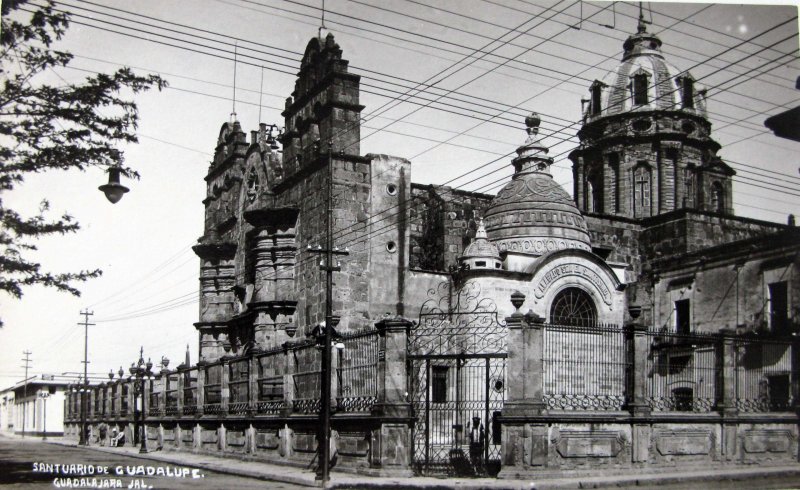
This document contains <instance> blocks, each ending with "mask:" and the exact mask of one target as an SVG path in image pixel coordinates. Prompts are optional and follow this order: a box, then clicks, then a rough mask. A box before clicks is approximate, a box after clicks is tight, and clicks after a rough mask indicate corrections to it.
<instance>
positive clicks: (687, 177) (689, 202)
mask: <svg viewBox="0 0 800 490" xmlns="http://www.w3.org/2000/svg"><path fill="white" fill-rule="evenodd" d="M683 186H684V196H683V207H685V208H693V207H694V172H693V171H692V170H691V169H688V168H687V169H685V170H684V171H683Z"/></svg>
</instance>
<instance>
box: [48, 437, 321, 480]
mask: <svg viewBox="0 0 800 490" xmlns="http://www.w3.org/2000/svg"><path fill="white" fill-rule="evenodd" d="M44 442H45V443H47V444H55V445H60V446H66V447H74V448H81V449H89V450H92V451H97V452H102V453H109V454H116V455H124V456H129V457H132V458H137V459H145V460H150V461H162V462H165V463H170V464H179V465H183V466H194V467H197V468H202V469H205V470H209V471H214V472H216V473H223V474H226V475H233V476H246V477H248V478H255V479H258V480H264V481H274V482H280V483H292V484H294V485H302V486H305V487H315V488H319V487H320V485H319V483H318V482H316V481H314V480H313V477H311V478H303V477H297V476H293V475H291V474H266V473H263V472H259V471H254V470H248V469H244V468H237V469H234V468H230V467H226V466H223V465H222V463H217V462H189V461H186V460H185V459H183V458H180V457H172V456H170V455H169V453H162V452H159V453H158V454H154V453H152V452H148V453H145V454H142V453H139V452H128V451H123V452H120V451H115V450H113V449H111V448H108V447H98V446H79V445H78V444H75V443H69V442H61V441H44Z"/></svg>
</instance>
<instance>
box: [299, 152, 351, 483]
mask: <svg viewBox="0 0 800 490" xmlns="http://www.w3.org/2000/svg"><path fill="white" fill-rule="evenodd" d="M332 146H333V141H332V140H330V139H329V140H328V199H327V204H326V206H325V207H326V208H327V209H326V210H327V214H328V217H327V220H326V221H327V223H326V227H327V230H326V232H325V248H324V249H323V248H322V247H320V246H319V245H318V246H317V247H316V248H312V247H311V244H309V245H308V249H309V251H310V252H312V253H318V254H320V255H324V256H325V258H324V259H322V260H320V264H319V268H320V270H322V271H325V273H326V281H325V326H324V329H323V333H324V342H323V345H322V366H321V370H320V371H321V372H320V376H321V377H322V383H321V385H322V386H321V388H322V390H321V391H322V393H321V394H320V413H319V417H320V432H319V435H318V437H317V439H318V442H317V453H318V457H319V466H318V469H317V479H318V480H322V483H323V485H324V484H325V482H327V481H328V479H329V472H330V447H331V446H330V441H331V338H332V337H331V333H332V332H333V329H334V328H335V327H336V324H338V323H339V318H338V317H335V318H334V316H333V273H334V272H336V271H340V270H342V268H341V267H340V266H339V262H338V261H337V262H336V265H334V263H333V256H334V255H348V254H349V253H350V252H348V251H347V248H345V249H344V250H339V249H338V248H337V247H334V246H333V153H332V151H333V150H332Z"/></svg>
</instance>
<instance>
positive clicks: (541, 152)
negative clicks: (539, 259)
mask: <svg viewBox="0 0 800 490" xmlns="http://www.w3.org/2000/svg"><path fill="white" fill-rule="evenodd" d="M539 123H540V119H539V117H538V116H537V115H536V114H532V115H531V116H529V117H528V118H526V120H525V124H526V125H527V126H528V129H527V132H528V139H527V141H525V144H523V145H522V146H520V147H519V148H518V149H517V157H516V158H514V160H513V162H512V163H513V165H514V170H515V172H514V176H513V177H512V179H511V182H509V183H508V184H507V185H506V186H505V187H504V188H503V189H502V190H501V191H500V192H498V193H497V196H496V197H495V198H494V199H493V200H492V204H491V205H490V206H489V209H487V211H486V216H485V221H486V232H487V235H488V238H489V240H491V241H492V242H494V243H495V244H496V245H497V246H498V248H499V249H500V251H501V252H505V251H509V252H518V253H523V254H528V255H533V256H539V255H542V254H545V253H547V252H551V251H554V250H563V249H566V248H580V249H584V250H589V251H591V243H590V241H589V232H588V231H587V227H586V221H585V220H584V219H583V216H582V215H581V213H580V212H579V211H578V208H577V207H575V203H574V202H573V200H572V198H571V197H570V195H569V194H568V193H567V191H565V190H564V189H563V188H562V187H561V186H560V185H558V184H557V183H556V182H555V181H554V180H553V176H552V175H550V171H549V167H550V165H552V163H553V159H552V158H551V157H548V156H547V152H548V149H547V148H546V147H545V146H544V145H542V143H541V141H540V140H539V139H538V138H537V135H538V132H539Z"/></svg>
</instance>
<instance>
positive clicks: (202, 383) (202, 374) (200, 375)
mask: <svg viewBox="0 0 800 490" xmlns="http://www.w3.org/2000/svg"><path fill="white" fill-rule="evenodd" d="M194 395H195V403H196V404H197V411H196V412H195V413H196V414H197V415H198V416H200V415H203V412H204V411H205V405H206V363H205V362H203V361H200V362H198V363H197V385H196V387H195V394H194Z"/></svg>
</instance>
